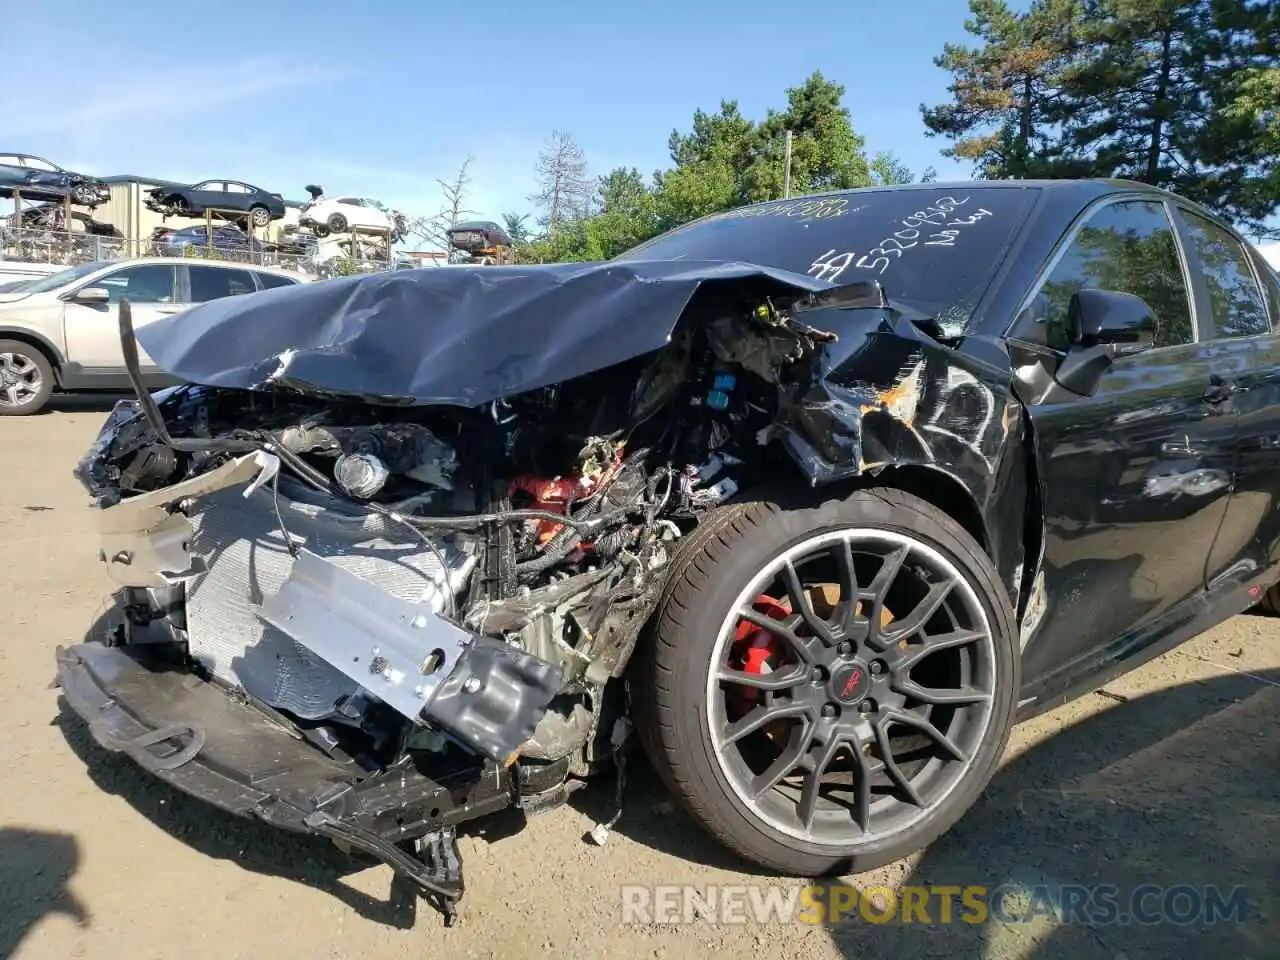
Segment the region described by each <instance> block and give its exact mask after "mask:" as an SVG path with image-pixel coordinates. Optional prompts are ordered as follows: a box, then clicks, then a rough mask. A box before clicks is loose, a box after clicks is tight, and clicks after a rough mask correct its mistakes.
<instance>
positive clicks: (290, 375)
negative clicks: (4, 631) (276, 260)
mask: <svg viewBox="0 0 1280 960" xmlns="http://www.w3.org/2000/svg"><path fill="white" fill-rule="evenodd" d="M1117 189H1119V188H1117V187H1115V186H1114V185H1110V186H1108V185H1096V184H1095V185H1093V186H1086V185H1084V184H1071V185H1065V186H1060V187H1058V186H1053V185H1045V184H1030V183H1028V184H991V185H976V184H969V185H964V186H960V187H954V188H946V187H939V186H936V185H922V186H915V187H907V188H891V189H880V190H867V191H855V192H851V193H841V194H833V195H829V196H825V197H820V198H809V199H806V200H801V201H785V202H775V203H769V204H764V205H759V206H756V207H749V208H746V209H745V210H739V211H734V212H732V213H730V214H724V215H717V216H714V217H711V218H708V219H705V220H702V221H698V222H695V223H694V224H692V225H689V226H686V227H683V228H680V229H678V230H675V231H673V232H671V233H669V234H665V235H663V236H660V237H658V238H657V239H655V240H652V241H650V242H648V243H647V244H645V245H642V246H641V247H638V248H636V249H635V250H633V251H630V252H629V253H627V254H624V255H623V256H622V257H619V258H616V259H614V260H611V261H607V262H603V263H590V264H555V265H546V266H494V267H492V268H490V269H486V270H482V271H475V270H438V271H437V270H406V271H397V272H391V273H386V274H377V275H365V276H358V277H350V278H344V279H337V280H330V281H325V282H323V283H315V284H307V285H300V286H293V287H287V288H280V289H273V290H267V291H263V292H259V293H254V294H250V295H246V296H240V297H229V298H224V299H220V300H214V301H210V302H208V303H204V304H200V305H197V306H195V307H193V308H192V309H190V310H188V311H186V312H184V313H182V314H179V315H176V316H173V317H167V318H163V319H161V320H158V321H156V322H153V323H150V324H147V325H146V326H140V327H139V328H138V329H137V331H136V333H135V331H134V329H133V327H132V322H131V317H130V310H129V309H128V307H127V306H126V305H122V307H121V310H120V338H121V343H122V346H123V348H124V350H125V357H126V362H127V365H128V367H129V368H130V371H131V376H132V377H133V379H134V382H135V388H136V390H137V397H136V399H130V400H127V401H121V402H120V403H119V404H118V405H117V406H116V407H115V409H114V410H113V411H112V413H111V414H110V416H109V418H108V420H107V422H106V423H105V424H104V426H103V428H102V430H101V433H100V435H99V437H98V438H97V440H96V442H95V444H94V445H93V447H92V449H91V450H90V451H89V452H88V454H87V455H86V456H85V458H84V460H83V461H82V462H81V464H80V465H79V467H78V468H77V475H78V477H79V478H80V480H81V481H82V482H83V484H84V485H85V487H86V488H87V489H88V490H89V491H90V493H91V495H92V497H93V499H94V502H95V505H96V508H95V522H96V523H97V526H98V532H99V535H100V538H101V560H102V562H103V563H104V564H105V565H106V568H107V570H108V571H109V573H110V576H111V577H112V578H113V579H114V581H115V582H116V583H117V584H118V585H119V592H118V593H117V595H116V599H115V603H114V606H113V608H112V611H111V613H110V614H109V615H108V616H107V617H106V618H104V619H103V620H102V621H101V622H100V623H99V624H97V626H96V629H95V631H94V632H93V635H92V636H91V637H90V638H89V639H87V640H86V641H85V642H83V643H81V644H77V645H74V646H70V647H66V648H60V649H59V651H58V675H57V676H58V679H57V682H58V685H59V686H60V687H61V690H62V694H63V695H64V696H65V697H66V699H67V701H68V702H69V703H70V705H71V706H72V707H73V708H74V710H75V711H76V712H77V713H79V714H80V715H81V716H83V717H84V718H86V719H87V720H88V722H89V724H90V727H91V730H92V732H93V734H94V736H95V737H96V739H97V740H98V742H99V743H101V744H102V745H103V746H105V747H106V748H107V749H109V750H112V751H117V752H122V753H125V754H127V755H128V756H130V757H131V758H132V759H133V760H134V761H136V762H137V763H138V764H139V765H141V766H142V767H143V768H145V769H146V770H147V771H149V772H150V773H152V774H153V775H155V776H156V777H158V778H160V779H162V780H164V781H166V782H168V783H169V784H171V785H173V786H175V787H177V788H179V789H181V790H183V791H186V792H188V793H190V794H193V795H195V796H197V797H200V798H202V799H204V800H206V801H208V802H209V803H211V804H213V805H215V806H217V807H220V808H223V809H225V810H229V811H232V812H234V813H236V814H240V815H244V816H249V817H256V818H260V819H262V820H265V821H267V822H269V823H271V824H274V825H276V826H278V827H282V828H285V829H288V830H293V831H298V832H302V833H311V834H318V835H320V836H323V837H327V838H329V839H331V840H333V841H335V842H337V843H338V844H339V845H340V846H342V847H343V848H344V849H350V850H356V851H362V852H363V853H365V854H370V855H373V856H374V857H376V858H378V859H380V860H382V861H384V862H385V863H387V864H388V865H390V866H391V867H392V868H393V869H394V870H396V871H397V872H398V873H400V874H402V875H403V876H405V877H407V878H409V879H410V880H411V881H413V882H414V883H415V884H416V886H417V889H418V890H419V891H420V892H421V894H422V895H423V896H424V897H428V898H430V899H433V900H435V901H437V902H438V903H439V904H440V906H441V908H442V909H443V910H444V911H445V913H446V916H447V917H449V918H450V919H452V917H453V915H454V914H453V911H454V905H455V904H456V902H457V900H458V899H459V898H460V897H461V896H462V891H463V882H462V866H461V858H460V856H459V849H458V846H457V843H456V830H457V828H458V827H459V825H460V824H462V823H464V822H467V821H471V820H475V819H476V818H480V817H484V816H486V815H489V814H492V813H494V812H496V811H499V810H502V809H504V808H516V809H517V810H520V811H525V812H531V811H535V810H539V809H543V808H546V807H548V806H551V805H554V804H557V803H560V802H562V801H564V800H565V799H566V798H567V797H568V796H569V795H570V794H571V793H572V792H573V791H574V790H575V789H577V788H579V787H581V786H583V785H584V784H587V783H589V782H590V781H592V780H599V781H601V782H600V783H598V784H597V785H595V786H594V787H593V789H598V790H604V791H611V790H614V789H616V790H617V796H618V798H619V799H618V804H619V805H618V808H617V814H619V815H624V814H623V810H622V801H623V799H624V797H625V793H624V791H623V789H622V788H623V782H624V781H623V773H624V771H625V769H626V766H625V761H626V757H627V755H628V752H629V750H630V749H631V747H632V740H633V737H632V734H633V733H634V734H636V736H635V737H634V739H635V740H637V741H638V743H639V745H640V746H641V747H642V748H643V749H644V751H645V753H646V754H647V755H648V757H649V759H650V760H651V762H652V763H653V765H654V767H655V768H656V770H657V771H658V773H659V774H660V776H661V778H662V780H663V782H664V783H665V785H666V786H667V787H668V788H669V789H670V790H671V791H672V793H673V794H674V795H675V796H676V798H677V799H678V800H679V801H680V802H681V803H682V804H683V806H684V807H685V809H686V810H687V811H688V812H689V814H690V816H691V817H692V818H693V819H694V820H695V821H697V822H698V823H699V824H700V825H701V826H702V827H704V828H705V829H706V830H707V831H708V832H710V833H711V834H713V835H714V836H715V837H716V838H718V839H719V840H720V841H721V842H722V843H724V844H725V845H726V846H728V847H730V848H731V849H732V850H734V851H735V852H736V853H738V854H739V855H741V856H743V857H745V858H747V859H750V860H752V861H755V862H756V863H758V864H761V865H763V866H765V867H767V868H769V869H772V870H775V871H778V872H780V873H785V874H787V875H793V876H795V875H808V876H814V875H820V874H824V873H829V872H832V871H857V870H864V869H870V868H872V867H875V866H879V865H881V864H884V863H887V862H890V861H892V860H894V859H896V858H899V857H902V856H905V855H907V854H909V853H912V852H914V851H915V850H918V849H920V848H921V847H922V846H924V845H926V844H927V843H929V842H930V841H931V840H932V839H933V838H934V837H936V836H937V835H939V834H940V833H941V832H943V831H944V830H946V829H947V828H948V827H949V826H950V825H951V824H953V823H954V822H955V821H956V820H957V819H958V818H959V817H960V816H961V815H962V814H963V813H964V812H965V810H966V809H967V808H968V807H969V806H970V805H971V804H972V803H973V802H974V800H975V799H976V797H977V796H978V795H979V793H980V792H981V790H982V789H983V787H984V786H985V784H986V782H987V781H988V779H989V778H990V776H991V774H992V772H993V770H994V768H995V765H996V763H997V761H998V759H999V756H1000V754H1001V751H1002V749H1003V746H1004V744H1005V742H1006V738H1007V736H1008V730H1009V728H1010V726H1011V725H1012V723H1013V722H1014V719H1015V714H1017V715H1018V718H1019V719H1021V718H1022V717H1023V716H1025V715H1026V714H1027V712H1028V711H1036V710H1038V709H1040V706H1041V704H1048V703H1050V702H1052V701H1054V697H1055V696H1057V693H1058V692H1061V691H1060V690H1059V689H1058V688H1051V687H1044V688H1043V690H1044V691H1048V692H1046V693H1045V695H1044V696H1043V697H1041V698H1040V701H1039V702H1038V703H1032V702H1031V701H1032V700H1034V699H1035V698H1036V697H1035V696H1034V695H1033V696H1028V695H1027V691H1026V690H1025V689H1020V683H1021V681H1020V669H1021V666H1020V661H1021V656H1020V649H1021V645H1022V644H1023V643H1025V642H1026V641H1025V636H1029V635H1030V634H1031V633H1033V632H1034V630H1035V629H1036V625H1037V623H1038V622H1041V620H1042V618H1043V616H1044V612H1045V608H1046V603H1049V602H1050V600H1048V599H1046V586H1045V580H1044V576H1045V572H1044V571H1045V569H1047V568H1045V567H1044V564H1043V556H1044V553H1045V543H1046V538H1045V536H1044V534H1043V532H1042V528H1041V526H1040V514H1039V513H1038V510H1039V507H1038V501H1037V497H1036V491H1037V489H1038V484H1037V482H1036V479H1035V471H1036V470H1037V469H1038V468H1037V467H1036V464H1035V458H1036V456H1037V455H1038V454H1037V453H1036V447H1035V446H1034V445H1033V443H1032V437H1031V431H1030V430H1029V429H1028V428H1027V425H1028V424H1029V423H1030V422H1031V421H1030V420H1029V419H1028V413H1027V411H1028V410H1029V409H1036V410H1038V409H1046V410H1050V413H1049V414H1048V415H1046V418H1045V419H1044V420H1043V427H1042V433H1043V436H1044V437H1046V438H1049V439H1048V440H1047V441H1046V442H1050V441H1051V440H1052V437H1053V435H1054V431H1055V430H1058V429H1059V424H1060V423H1063V422H1065V421H1062V420H1061V419H1057V420H1055V419H1054V417H1057V416H1058V414H1056V413H1054V412H1053V410H1052V409H1050V408H1052V407H1053V403H1056V402H1057V401H1056V400H1054V398H1055V397H1057V396H1058V394H1056V393H1054V392H1053V391H1055V390H1060V388H1059V387H1056V386H1053V384H1052V378H1048V379H1044V378H1042V379H1044V382H1040V381H1039V380H1034V378H1033V380H1030V381H1028V384H1023V385H1020V386H1019V387H1018V390H1019V391H1020V392H1021V393H1022V394H1023V395H1025V396H1026V397H1029V398H1030V400H1028V401H1025V402H1024V401H1023V400H1020V399H1019V398H1018V396H1017V395H1016V394H1015V390H1014V382H1015V378H1016V376H1020V375H1021V374H1016V373H1015V371H1017V370H1019V369H1022V368H1023V367H1024V366H1025V364H1022V362H1021V361H1017V358H1016V357H1012V356H1011V351H1012V350H1013V347H1011V346H1009V345H1008V344H1007V343H1006V341H1005V340H1004V339H1003V329H1001V330H1000V332H999V333H998V334H994V335H993V334H991V333H989V332H987V331H988V330H989V329H991V328H990V326H989V325H985V326H984V324H987V321H985V320H982V319H981V317H982V311H983V310H984V309H985V310H988V312H989V313H990V315H991V316H994V317H995V318H996V321H997V322H1000V323H1002V322H1003V320H1002V318H1003V317H1008V316H1011V315H1012V311H1006V312H1005V313H1003V314H1002V313H1000V312H999V311H998V310H996V308H995V307H992V306H991V303H992V302H993V301H992V300H991V297H992V296H993V295H995V296H997V298H998V297H999V296H1003V295H1004V294H1002V293H1001V290H1002V288H1001V287H1000V286H999V284H994V285H993V283H992V279H991V278H992V271H994V270H995V269H996V266H994V265H998V264H1000V263H1001V262H1003V260H1004V258H1005V255H1006V254H1007V253H1008V251H1009V250H1010V249H1012V248H1015V244H1017V243H1021V244H1022V246H1021V247H1020V248H1019V249H1021V250H1022V251H1023V253H1024V254H1025V255H1026V256H1027V257H1030V258H1032V259H1033V260H1034V261H1035V263H1036V264H1038V263H1040V262H1043V260H1045V259H1047V258H1048V257H1049V255H1050V254H1051V252H1052V251H1053V249H1054V244H1055V243H1057V241H1058V238H1059V237H1060V236H1061V235H1062V232H1063V228H1062V225H1063V224H1069V223H1071V222H1072V220H1073V218H1075V217H1076V216H1077V215H1078V213H1079V211H1080V209H1082V208H1083V207H1085V206H1087V205H1088V204H1089V203H1090V202H1091V201H1092V200H1094V199H1096V198H1098V197H1104V196H1106V195H1108V193H1111V192H1114V191H1115V190H1117ZM1135 189H1137V188H1135ZM1142 189H1144V190H1145V189H1146V188H1142ZM1091 191H1092V192H1091ZM1154 195H1155V192H1154V191H1148V193H1146V194H1143V197H1144V198H1147V199H1149V197H1150V196H1154ZM1144 202H1145V201H1144ZM1046 218H1048V220H1052V221H1053V223H1052V224H1050V226H1052V229H1047V228H1046V227H1045V226H1044V224H1045V223H1047V222H1048V220H1046ZM895 233H896V236H897V237H898V238H900V242H899V244H898V246H899V247H900V248H902V249H903V250H904V251H906V255H904V256H899V257H897V258H891V257H890V256H889V255H888V254H885V255H884V256H883V257H882V256H881V255H880V254H881V253H884V249H883V248H885V247H888V246H889V243H888V242H887V241H884V240H882V239H881V238H882V237H889V236H892V235H894V234H895ZM929 234H932V235H933V236H934V237H935V238H937V239H935V241H934V245H932V246H926V245H924V243H923V242H921V243H920V245H919V246H917V244H916V242H915V241H914V240H913V237H915V238H921V239H922V240H923V236H924V235H929ZM901 238H906V239H901ZM1020 238H1021V239H1020ZM872 247H876V248H877V252H876V256H875V257H870V255H866V256H861V257H860V256H859V254H858V253H856V252H853V251H854V250H855V248H861V249H871V248H872ZM842 251H847V252H842ZM1018 269H1020V270H1021V269H1023V268H1021V267H1019V268H1018ZM1024 274H1025V271H1024ZM1028 276H1030V277H1034V271H1032V273H1031V274H1025V275H1024V276H1023V279H1024V280H1025V279H1027V277H1028ZM1015 279H1016V278H1015ZM993 291H994V294H993ZM1006 292H1007V288H1006ZM1022 295H1023V290H1022V288H1019V292H1018V296H1019V297H1021V296H1022ZM984 305H985V306H984ZM997 306H999V304H997ZM1006 306H1007V304H1006ZM992 311H994V312H992ZM139 347H141V349H142V350H144V351H145V352H146V355H147V357H149V359H150V361H151V362H153V363H154V364H155V365H156V366H158V367H159V368H160V369H161V370H163V371H166V372H167V373H169V374H171V375H172V376H173V377H174V378H176V379H177V380H180V381H182V385H181V386H176V387H171V388H169V389H167V390H165V391H162V392H159V393H156V394H148V393H146V392H145V391H144V390H143V389H141V379H140V377H139V374H138V370H139ZM1027 363H1031V361H1027ZM1020 364H1021V366H1020ZM1027 369H1029V367H1027ZM1028 376H1029V374H1028ZM1073 382H1074V381H1073ZM1081 389H1084V388H1083V387H1082V388H1081ZM1046 390H1047V391H1048V393H1046V392H1045V391H1046ZM1036 391H1039V393H1038V394H1037V393H1036ZM1051 395H1052V396H1051ZM1044 397H1048V398H1049V399H1047V400H1043V403H1042V402H1041V400H1042V399H1043V398H1044ZM1050 401H1052V402H1050ZM1037 404H1039V406H1037ZM1062 409H1067V410H1068V412H1069V410H1070V404H1066V405H1065V407H1062ZM1037 415H1038V414H1037ZM1063 416H1066V415H1065V414H1064V415H1063ZM1052 549H1053V548H1052V546H1051V547H1050V550H1052ZM1052 595H1053V587H1052V584H1051V585H1050V588H1049V591H1048V596H1049V597H1051V596H1052ZM1020 632H1022V633H1023V637H1020ZM1036 649H1037V648H1036V641H1034V640H1032V641H1031V646H1030V647H1029V648H1028V650H1030V651H1031V653H1029V654H1028V656H1031V655H1032V654H1033V653H1034V652H1035V650H1036ZM1046 663H1047V661H1046ZM1069 673H1070V671H1067V673H1063V672H1062V671H1057V672H1056V673H1055V672H1054V670H1051V669H1048V667H1046V668H1045V670H1044V671H1042V675H1043V676H1050V675H1052V676H1053V677H1054V678H1056V679H1054V681H1053V682H1054V683H1057V682H1058V679H1060V678H1062V677H1066V676H1067V675H1068V674H1069ZM1064 682H1065V681H1064ZM1055 691H1057V692H1055ZM1020 693H1021V695H1022V696H1024V698H1025V699H1024V703H1026V704H1029V706H1027V707H1026V708H1025V709H1024V710H1022V711H1021V713H1020V712H1019V710H1020V705H1019V703H1018V697H1019V695H1020ZM1051 693H1052V694H1053V695H1050V694H1051ZM1056 702H1060V699H1059V700H1058V701H1056ZM607 795H608V794H607ZM615 819H616V816H615ZM608 826H609V823H605V824H601V825H600V827H599V828H598V829H597V831H596V832H595V836H596V837H597V839H598V840H600V841H601V842H602V841H603V839H604V837H605V836H606V834H607V828H608Z"/></svg>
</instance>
